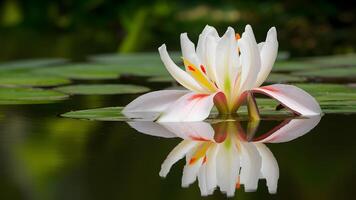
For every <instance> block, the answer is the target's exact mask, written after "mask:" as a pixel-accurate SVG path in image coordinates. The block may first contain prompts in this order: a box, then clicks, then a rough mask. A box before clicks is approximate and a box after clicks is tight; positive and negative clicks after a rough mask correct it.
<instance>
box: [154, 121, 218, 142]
mask: <svg viewBox="0 0 356 200" xmlns="http://www.w3.org/2000/svg"><path fill="white" fill-rule="evenodd" d="M159 124H160V125H161V126H164V127H165V129H166V130H168V131H170V132H171V133H174V134H175V135H176V136H177V137H180V138H182V139H189V140H200V141H204V140H206V141H214V129H213V128H212V127H211V125H210V124H209V123H207V122H160V123H159Z"/></svg>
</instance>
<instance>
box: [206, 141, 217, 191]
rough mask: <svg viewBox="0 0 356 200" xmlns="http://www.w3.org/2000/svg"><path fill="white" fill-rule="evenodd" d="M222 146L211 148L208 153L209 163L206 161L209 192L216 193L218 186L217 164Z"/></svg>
mask: <svg viewBox="0 0 356 200" xmlns="http://www.w3.org/2000/svg"><path fill="white" fill-rule="evenodd" d="M219 147H220V145H213V146H212V147H210V148H209V150H208V152H207V161H206V176H207V177H206V184H207V188H208V191H214V190H215V188H216V186H217V176H216V170H217V167H216V166H217V164H216V162H217V161H216V157H217V153H218V150H219Z"/></svg>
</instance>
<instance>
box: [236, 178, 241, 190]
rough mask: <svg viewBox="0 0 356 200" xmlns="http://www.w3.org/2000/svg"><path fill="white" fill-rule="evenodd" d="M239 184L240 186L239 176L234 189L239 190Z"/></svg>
mask: <svg viewBox="0 0 356 200" xmlns="http://www.w3.org/2000/svg"><path fill="white" fill-rule="evenodd" d="M240 187H241V184H240V176H238V177H237V183H236V189H240Z"/></svg>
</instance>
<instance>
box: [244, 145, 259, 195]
mask: <svg viewBox="0 0 356 200" xmlns="http://www.w3.org/2000/svg"><path fill="white" fill-rule="evenodd" d="M240 144H241V152H242V157H241V173H240V181H241V184H243V185H244V188H245V192H252V191H256V190H257V186H258V180H259V175H260V170H261V162H262V161H261V156H260V154H259V153H258V151H257V149H256V147H255V145H254V144H253V143H248V142H241V143H240Z"/></svg>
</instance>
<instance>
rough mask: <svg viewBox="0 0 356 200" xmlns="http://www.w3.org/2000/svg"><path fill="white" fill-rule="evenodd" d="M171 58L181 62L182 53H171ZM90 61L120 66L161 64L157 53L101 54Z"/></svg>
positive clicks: (90, 58)
mask: <svg viewBox="0 0 356 200" xmlns="http://www.w3.org/2000/svg"><path fill="white" fill-rule="evenodd" d="M170 56H171V58H172V60H174V61H176V62H179V61H181V53H179V52H171V53H170ZM89 60H90V61H93V62H98V63H107V64H119V65H142V64H145V63H150V64H161V63H162V61H161V58H160V56H159V53H158V51H157V52H148V53H131V54H117V53H113V54H101V55H94V56H90V57H89Z"/></svg>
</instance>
